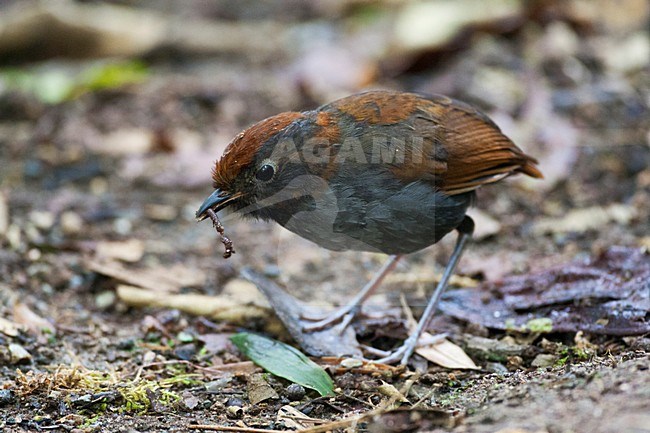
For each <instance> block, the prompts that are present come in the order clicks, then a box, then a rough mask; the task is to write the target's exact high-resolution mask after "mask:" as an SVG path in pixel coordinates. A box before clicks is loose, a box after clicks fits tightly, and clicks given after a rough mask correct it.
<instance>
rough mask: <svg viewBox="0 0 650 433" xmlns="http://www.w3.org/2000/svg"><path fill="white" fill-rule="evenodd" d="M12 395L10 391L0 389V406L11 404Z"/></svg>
mask: <svg viewBox="0 0 650 433" xmlns="http://www.w3.org/2000/svg"><path fill="white" fill-rule="evenodd" d="M13 400H14V394H13V392H11V390H10V389H0V406H4V405H6V404H9V403H12V402H13Z"/></svg>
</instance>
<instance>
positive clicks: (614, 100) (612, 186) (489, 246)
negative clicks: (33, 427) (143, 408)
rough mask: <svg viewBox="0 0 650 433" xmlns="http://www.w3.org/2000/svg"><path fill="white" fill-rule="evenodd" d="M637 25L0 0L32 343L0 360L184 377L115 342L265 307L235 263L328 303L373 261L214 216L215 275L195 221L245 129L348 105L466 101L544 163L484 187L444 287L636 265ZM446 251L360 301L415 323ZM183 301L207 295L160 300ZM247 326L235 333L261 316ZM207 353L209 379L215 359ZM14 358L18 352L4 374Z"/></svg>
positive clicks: (387, 9) (1, 109)
mask: <svg viewBox="0 0 650 433" xmlns="http://www.w3.org/2000/svg"><path fill="white" fill-rule="evenodd" d="M649 20H650V6H649V3H648V2H647V1H646V0H489V1H488V0H428V1H405V0H384V1H368V0H329V1H328V0H264V1H251V0H183V1H177V0H132V1H129V0H115V1H99V0H95V1H92V0H86V1H73V0H43V1H37V0H14V1H12V0H0V246H1V248H0V317H4V318H9V319H10V320H11V321H12V322H11V323H14V322H15V323H19V324H21V326H27V327H28V328H29V329H31V330H32V331H33V332H31V333H30V334H29V335H31V336H27V337H26V336H25V335H26V334H20V333H18V331H16V332H15V333H13V331H11V332H12V334H10V333H9V331H10V330H11V329H13V328H10V327H9V325H7V323H10V322H0V331H2V332H3V334H0V346H1V347H0V364H2V365H4V361H5V360H7V362H9V361H8V360H9V359H10V360H11V362H10V364H12V365H13V364H17V363H22V362H23V361H25V359H27V363H33V364H31V365H33V366H36V367H39V366H40V367H43V368H45V367H46V366H48V365H50V364H58V363H59V362H62V363H67V364H75V365H76V364H77V363H79V362H80V363H82V364H83V365H84V366H86V367H89V368H90V367H92V368H98V369H104V368H110V369H119V368H124V369H125V370H128V368H127V367H128V366H129V365H131V364H129V362H132V360H134V359H140V358H139V356H140V355H142V357H143V359H145V360H144V361H142V362H150V358H151V359H157V360H160V357H161V356H162V355H161V353H163V354H164V355H165V356H169V357H172V356H177V357H178V359H189V358H183V357H182V356H186V357H187V353H186V352H183V353H182V354H176V352H174V355H172V354H171V353H169V352H161V350H162V349H160V350H159V349H155V350H157V352H156V353H153V352H152V351H151V350H148V349H146V346H144V347H145V348H144V349H143V348H142V347H143V346H137V347H138V349H133V347H134V344H135V343H133V341H134V340H133V339H134V338H135V339H144V340H145V342H146V341H149V340H147V338H148V337H147V336H148V335H150V334H149V333H150V331H151V330H152V329H154V331H155V332H157V333H158V334H157V335H158V337H157V338H159V339H158V340H156V342H159V341H166V340H165V339H167V338H171V337H170V335H172V336H173V335H176V334H175V333H174V332H176V331H178V330H181V331H185V329H187V326H188V320H191V319H189V318H188V316H185V315H181V314H179V313H178V312H177V311H175V310H170V309H171V308H181V309H183V310H184V311H189V312H192V313H194V314H208V313H209V314H212V316H211V317H212V318H213V319H222V318H226V319H228V320H232V321H234V322H237V318H236V317H234V318H233V315H232V314H234V313H232V312H233V311H235V310H236V308H235V307H234V306H236V305H242V304H245V303H249V304H247V305H252V306H253V307H255V306H256V305H258V306H262V307H263V306H264V305H265V303H264V300H263V299H261V296H260V295H259V294H258V293H257V292H256V290H255V288H254V287H251V285H250V283H247V282H246V281H244V280H243V279H242V278H241V277H239V272H240V270H241V269H242V268H243V267H245V266H251V267H253V268H254V269H256V270H258V271H261V272H263V273H264V274H265V275H266V276H267V277H270V278H274V279H276V280H277V281H278V282H280V283H281V284H282V285H284V286H285V287H287V290H289V291H290V292H291V293H292V294H294V295H296V296H298V297H300V298H302V299H305V300H308V301H310V302H311V303H314V304H328V305H329V304H330V303H331V301H332V300H334V299H336V300H338V301H339V302H344V301H345V299H346V297H347V296H350V294H351V293H352V292H354V291H355V290H356V289H357V288H358V287H361V285H363V284H364V283H365V282H366V281H367V279H368V278H369V277H370V276H371V275H372V274H373V272H374V271H375V270H376V269H377V268H378V267H379V265H380V263H381V262H382V260H383V257H382V256H380V255H378V254H370V253H368V254H358V253H332V252H329V251H325V250H323V249H321V248H319V247H317V246H315V245H313V244H310V243H309V242H307V241H304V240H302V239H300V238H298V237H297V236H295V235H293V234H290V233H288V232H287V231H285V230H284V229H282V228H280V227H278V226H277V225H274V224H267V223H261V222H253V221H238V220H230V219H229V220H227V221H226V233H227V234H228V235H229V236H230V237H231V239H232V240H233V242H234V245H235V250H236V251H237V254H235V255H234V256H233V257H232V258H230V259H228V260H225V259H223V258H222V253H223V246H222V245H221V244H220V243H219V241H218V238H217V235H216V233H215V232H214V230H213V229H212V227H210V225H209V224H208V223H202V224H197V223H196V221H195V220H194V212H195V211H196V209H197V208H198V206H199V204H200V203H201V202H202V200H203V199H204V198H205V197H206V196H207V195H208V194H209V193H211V190H212V188H211V178H210V175H211V168H212V166H213V164H214V161H215V160H216V159H217V158H218V157H219V156H220V155H221V153H222V151H223V149H224V148H225V146H226V145H227V144H228V142H229V141H230V140H231V139H232V137H234V136H235V135H236V134H237V133H238V132H239V131H241V130H242V129H243V128H245V127H247V126H249V125H250V124H252V123H254V122H257V121H259V120H261V119H263V118H265V117H267V116H270V115H274V114H277V113H279V112H282V111H292V110H307V109H312V108H315V107H317V106H319V105H321V104H324V103H327V102H330V101H332V100H333V99H336V98H338V97H341V96H345V95H349V94H351V93H355V92H358V91H361V90H364V89H377V88H385V89H397V90H403V91H415V92H422V93H442V94H446V95H449V96H453V97H455V98H458V99H461V100H464V101H466V102H469V103H471V104H473V105H475V106H477V107H479V108H481V109H482V110H483V111H485V112H486V113H488V114H489V115H490V116H491V117H492V118H493V119H494V120H495V122H496V123H497V124H498V125H499V126H500V127H501V128H502V129H503V130H504V131H505V132H506V134H507V135H509V136H510V137H511V138H512V139H513V141H514V142H515V143H517V144H518V145H519V146H520V147H521V148H523V149H524V150H525V151H526V152H527V153H528V154H530V155H533V156H535V157H536V158H538V159H539V161H540V166H541V170H542V172H543V173H544V175H545V179H544V180H542V181H539V180H532V179H521V178H517V177H515V178H511V179H508V180H506V181H504V182H501V183H499V184H498V185H493V186H489V187H485V188H482V189H481V190H480V191H479V193H478V200H477V205H476V207H475V208H474V209H472V215H473V217H474V219H475V221H476V223H477V231H476V236H475V241H474V242H473V244H472V245H471V247H470V248H468V249H467V251H466V253H465V255H464V257H463V259H462V260H461V263H460V266H459V267H458V269H457V273H458V274H459V275H460V276H461V277H460V278H458V279H456V280H454V281H453V284H454V285H455V286H476V285H477V284H479V283H481V282H486V281H487V282H490V281H498V280H499V279H501V278H503V277H505V276H507V275H511V274H524V273H529V272H534V271H537V270H540V269H543V268H547V267H549V266H560V267H561V266H565V265H566V264H567V263H568V262H569V261H571V260H576V259H578V260H581V259H584V258H586V257H589V256H598V255H599V254H600V253H601V252H603V251H605V250H606V249H608V248H610V247H612V246H615V245H619V246H626V247H634V248H645V249H646V251H647V249H648V248H650V230H649V227H650V168H649V167H650V112H649V108H648V107H649V105H650V66H649V65H650V35H649V30H648V29H649ZM453 242H454V239H453V236H450V237H449V239H444V240H443V241H442V242H441V243H440V244H438V245H436V246H435V247H434V248H431V249H427V250H425V251H422V252H418V253H416V254H413V255H411V256H409V258H408V259H407V260H405V261H404V263H401V264H400V267H399V268H398V269H397V271H396V272H395V273H394V275H392V276H391V277H390V278H389V280H388V281H387V283H386V284H385V287H384V289H383V291H382V294H379V295H377V296H375V297H373V299H372V304H374V305H376V307H377V308H379V309H385V308H386V306H387V305H392V306H396V305H399V300H398V296H399V294H400V293H403V292H405V293H407V299H408V300H409V302H410V303H411V304H412V305H421V304H422V303H423V302H424V299H425V297H426V293H428V292H429V291H430V290H431V288H432V287H433V285H434V283H435V278H436V274H438V273H439V272H440V270H441V268H442V265H444V264H445V263H446V260H447V257H448V256H449V253H450V251H451V248H452V246H453ZM644 257H645V258H646V260H647V255H646V256H644ZM125 285H128V286H129V287H131V288H134V287H135V288H137V289H139V290H140V292H137V291H136V292H135V293H134V292H133V291H127V290H126V289H125V288H124V287H125ZM391 289H399V290H391ZM143 293H144V295H143ZM187 293H191V294H206V295H210V296H220V298H219V301H218V305H210V306H208V305H204V303H206V302H207V301H206V300H205V298H202V300H200V301H198V302H194V303H193V304H192V303H191V302H189V300H188V298H182V299H183V300H182V302H181V301H180V300H179V298H171V300H169V301H163V300H164V299H167V296H168V295H174V296H176V295H184V294H187ZM646 299H647V298H646ZM225 300H228V302H229V303H225V302H226V301H225ZM181 304H182V305H181ZM131 305H136V306H141V307H143V306H151V305H157V306H159V307H160V306H162V307H164V308H163V309H162V310H161V309H154V310H151V309H146V310H144V311H145V312H143V310H141V309H132V308H130V307H129V306H131ZM226 307H227V308H226ZM639 308H642V307H639ZM224 309H227V310H228V311H229V312H231V313H232V314H231V315H230V316H227V317H226V315H219V314H218V313H219V312H223V310H224ZM253 310H254V308H253ZM152 311H154V312H155V314H156V318H155V319H153V318H152V317H151V316H148V315H147V314H148V313H151V312H152ZM161 311H162V312H161ZM237 311H238V312H239V310H237ZM152 314H154V313H152ZM242 314H243V315H244V316H245V317H244V316H242V317H244V319H242V318H241V317H240V318H239V319H240V320H239V323H240V324H244V325H245V326H246V327H247V328H254V325H255V323H257V322H251V321H250V320H247V319H246V318H250V317H257V318H258V319H259V318H260V317H266V318H268V316H269V314H268V312H267V311H266V310H263V311H262V310H259V309H258V310H254V311H252V310H250V309H249V310H246V311H245V312H242ZM246 315H248V316H246ZM217 322H219V321H218V320H217ZM11 323H10V324H11ZM192 323H194V322H192ZM219 323H220V322H219ZM53 324H56V326H54V325H53ZM161 324H162V325H161ZM170 324H172V325H170ZM170 326H171V327H172V328H169V327H170ZM196 326H198V325H196ZM211 326H212V325H211ZM220 326H221V325H220ZM468 326H469V327H471V326H472V325H468ZM43 329H48V332H49V333H47V334H45V336H44V334H43ZM161 329H162V331H161ZM169 329H172V330H171V331H169ZM210 329H212V328H210ZM228 329H230V328H228ZM477 329H478V330H477ZM474 331H475V332H477V333H478V334H479V335H483V336H486V335H488V331H487V330H486V329H485V328H480V329H479V328H476V329H474ZM212 332H213V331H212ZM55 333H58V334H56V336H57V338H58V339H57V338H55ZM8 335H14V337H11V338H10V337H8ZM160 335H162V337H160ZM179 335H181V334H179ZM34 336H38V338H36V337H34ZM186 337H187V335H185V336H184V338H185V340H183V339H182V338H180V337H178V339H177V340H174V341H176V344H177V346H175V347H177V348H178V347H186V346H187V345H185V346H182V343H184V342H186V341H187V338H186ZM160 338H162V340H160ZM570 338H572V337H570ZM570 338H569V340H568V341H570ZM219 341H221V343H220V344H221V346H219V345H217V347H218V348H221V349H220V350H221V351H219V350H217V349H215V348H214V347H212V349H210V350H212V352H210V351H208V354H209V355H210V356H211V358H209V364H210V365H212V364H215V363H219V362H228V361H229V360H230V361H232V359H233V356H234V355H233V354H232V353H233V350H232V348H231V349H230V350H225V354H224V353H222V352H224V347H226V346H225V344H226V343H224V341H227V340H224V339H223V338H222V339H221V340H219ZM9 342H18V343H20V344H21V345H22V346H24V348H25V349H26V352H27V355H25V352H20V351H19V352H17V353H18V354H14V353H13V352H12V353H11V356H9V354H8V353H9V352H7V351H6V350H5V349H4V347H5V345H6V344H8V343H9ZM576 342H577V340H576ZM46 343H47V344H46ZM608 344H609V343H608ZM616 344H619V343H616ZM621 344H622V343H621ZM646 344H647V343H646ZM7 347H9V346H7ZM11 347H13V348H14V349H15V347H14V346H11ZM156 347H159V346H156ZM192 347H194V346H192ZM196 347H202V346H196ZM602 347H603V348H604V349H603V351H605V350H606V351H607V353H608V354H609V353H610V351H611V350H613V349H612V347H613V343H612V344H609V345H603V346H602ZM617 347H623V346H620V345H619V346H617ZM626 347H627V346H626ZM125 348H126V349H125ZM186 349H187V347H186ZM152 350H153V349H152ZM193 350H195V352H192V353H190V357H191V356H192V354H195V353H197V352H196V351H197V350H199V349H196V348H195V349H193ZM201 350H204V349H201ZM535 350H537V349H535ZM625 350H627V349H625ZM631 350H632V349H630V351H631ZM71 353H75V355H74V356H72V355H71ZM151 353H153V355H152V357H150V358H147V356H149V354H151ZM179 353H180V352H179ZM214 353H217V355H214V356H213V354H214ZM629 353H632V352H629ZM136 355H137V356H136ZM181 355H182V356H181ZM21 356H22V357H21ZM522 356H523V355H522ZM630 356H631V355H630ZM156 357H157V358H156ZM234 359H235V360H238V358H236V357H235V358H234ZM520 359H521V358H520ZM146 360H149V361H146ZM107 366H108V367H107ZM508 366H509V368H510V367H512V368H514V369H517V368H519V367H521V364H519V366H517V365H514V366H511V365H510V364H508ZM40 367H39V368H40ZM131 367H133V366H131ZM646 368H647V366H646ZM502 369H505V370H506V371H507V369H506V367H503V366H502ZM639 372H640V373H639V374H643V372H641V367H639ZM5 374H6V375H7V376H6V377H15V374H16V373H15V371H14V368H13V367H4V366H3V367H2V375H3V377H5ZM138 375H139V373H138ZM580 377H582V376H580ZM453 380H456V379H453ZM449 381H451V379H449ZM617 386H618V385H617ZM550 388H552V387H550ZM48 389H49V388H48ZM621 389H622V388H621ZM452 391H453V389H452ZM601 391H602V389H600V388H599V390H598V391H595V394H593V395H597V396H600V394H601ZM571 392H573V391H571ZM48 393H49V391H48ZM523 394H528V391H526V392H524V393H523ZM523 394H522V395H523ZM3 395H4V394H3ZM486 395H487V394H486ZM590 395H592V394H590ZM617 395H618V394H613V396H614V397H613V398H618V397H617ZM646 396H647V389H646ZM3 398H4V397H3ZM48 398H49V397H48ZM590 398H591V397H590ZM481 399H483V400H481ZM481 399H479V400H480V403H477V406H476V407H478V405H483V404H484V397H481ZM592 400H593V401H597V399H596V398H593V399H592ZM592 400H589V401H592ZM632 400H633V401H638V400H637V399H634V398H631V401H632ZM3 401H4V400H3ZM2 404H4V403H2ZM16 404H18V403H16ZM20 404H21V405H22V403H20ZM594 404H595V403H594ZM511 406H513V407H514V406H517V405H511ZM614 406H616V405H613V406H611V407H612V408H613V409H612V410H616V408H615V407H614ZM21 407H22V406H21ZM25 407H27V406H25ZM603 407H604V408H605V409H604V410H608V409H607V408H608V407H610V406H608V405H603ZM544 409H546V405H542V408H541V409H540V411H538V412H540V413H542V412H543V410H544ZM646 409H647V406H646ZM26 410H29V409H26ZM533 412H535V411H533ZM535 413H536V412H535ZM593 413H595V412H593ZM599 413H600V412H599ZM576 414H582V416H583V418H580V417H578V418H576V417H575V416H576ZM591 414H592V412H590V411H583V410H582V406H580V409H579V410H578V409H576V410H575V412H571V413H567V414H564V415H563V416H565V417H566V418H563V420H564V421H563V422H566V423H568V424H567V425H570V424H571V423H577V422H581V421H580V419H582V420H583V421H585V422H596V420H595V419H594V420H592V419H591ZM520 416H523V415H521V414H520ZM554 417H555V414H554ZM584 417H589V419H585V418H584ZM624 418H625V417H618V416H612V417H609V418H608V419H610V420H611V422H614V423H616V422H618V421H619V420H620V419H624ZM625 419H627V418H625ZM646 425H647V424H646ZM583 427H584V425H581V427H578V428H577V429H578V430H580V429H581V428H583ZM549 428H550V427H549ZM584 428H585V429H586V427H584ZM490 431H496V429H493V430H490ZM553 431H556V430H553ZM557 431H562V430H557ZM612 431H622V430H617V429H614V430H612Z"/></svg>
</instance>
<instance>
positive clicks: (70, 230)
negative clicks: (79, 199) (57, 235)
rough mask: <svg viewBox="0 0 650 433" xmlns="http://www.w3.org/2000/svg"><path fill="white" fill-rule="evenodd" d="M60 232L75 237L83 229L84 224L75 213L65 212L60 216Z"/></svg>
mask: <svg viewBox="0 0 650 433" xmlns="http://www.w3.org/2000/svg"><path fill="white" fill-rule="evenodd" d="M59 224H60V225H61V231H62V232H63V234H65V235H68V236H69V235H76V234H77V233H79V232H81V230H82V229H83V225H84V222H83V220H82V219H81V217H80V216H79V214H77V213H76V212H72V211H67V212H63V213H62V214H61V220H60V222H59Z"/></svg>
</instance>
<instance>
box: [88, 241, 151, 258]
mask: <svg viewBox="0 0 650 433" xmlns="http://www.w3.org/2000/svg"><path fill="white" fill-rule="evenodd" d="M95 254H96V256H97V257H98V258H100V259H117V260H121V261H123V262H129V263H135V262H138V261H140V259H141V258H142V255H143V254H144V243H143V242H142V241H141V240H139V239H129V240H128V241H102V242H98V243H97V249H96V252H95Z"/></svg>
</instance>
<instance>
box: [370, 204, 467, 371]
mask: <svg viewBox="0 0 650 433" xmlns="http://www.w3.org/2000/svg"><path fill="white" fill-rule="evenodd" d="M456 230H457V231H458V239H457V240H456V246H455V247H454V251H453V252H452V254H451V257H450V258H449V263H447V267H446V268H445V272H444V273H443V274H442V278H441V279H440V282H439V283H438V285H437V286H436V289H435V290H434V291H433V294H432V295H431V299H429V303H428V304H427V307H426V309H425V310H424V313H423V314H422V317H421V318H420V321H419V322H418V325H417V328H415V331H413V332H412V333H411V334H410V335H409V337H408V338H407V339H406V340H405V341H404V343H403V344H402V346H400V347H399V349H397V350H396V351H394V352H393V353H391V354H390V355H389V356H387V357H385V358H382V359H377V360H375V361H374V362H381V363H384V364H390V363H393V362H396V361H399V362H400V364H401V365H406V364H407V363H408V361H409V358H411V355H412V354H413V351H414V350H415V348H416V347H417V345H418V340H419V339H420V335H422V333H423V332H424V331H425V330H426V329H427V326H429V322H431V319H432V318H433V315H434V313H435V311H436V307H437V306H438V302H440V298H441V297H442V294H443V293H444V291H445V289H446V288H447V285H448V284H449V278H450V277H451V275H452V274H453V272H454V269H455V268H456V265H457V264H458V261H459V260H460V256H461V255H462V254H463V249H464V248H465V244H466V243H467V241H468V240H469V239H470V238H471V237H472V233H473V232H474V221H473V220H472V219H471V218H470V217H468V216H465V218H464V219H463V222H461V223H460V225H459V226H458V227H457V228H456Z"/></svg>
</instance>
